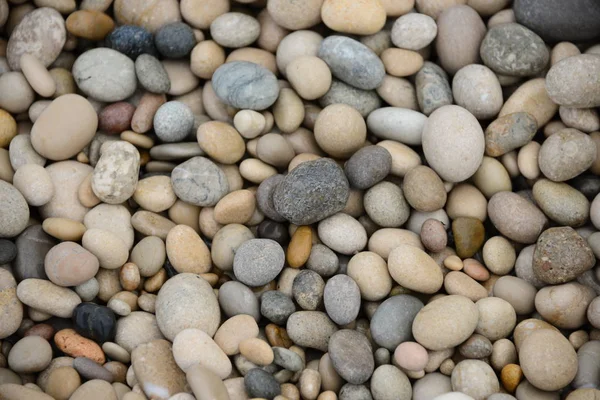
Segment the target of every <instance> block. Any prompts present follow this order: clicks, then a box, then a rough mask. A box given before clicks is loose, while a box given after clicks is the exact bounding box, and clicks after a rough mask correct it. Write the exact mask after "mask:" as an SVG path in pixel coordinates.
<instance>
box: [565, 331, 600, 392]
mask: <svg viewBox="0 0 600 400" xmlns="http://www.w3.org/2000/svg"><path fill="white" fill-rule="evenodd" d="M598 359H600V341H598V340H590V341H589V342H587V343H585V344H584V345H583V346H581V347H580V348H579V350H577V364H578V369H577V375H575V379H573V382H572V385H573V387H574V388H576V389H579V388H598V386H600V364H599V363H598Z"/></svg>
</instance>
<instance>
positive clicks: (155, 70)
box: [135, 54, 171, 93]
mask: <svg viewBox="0 0 600 400" xmlns="http://www.w3.org/2000/svg"><path fill="white" fill-rule="evenodd" d="M135 74H136V75H137V77H138V79H139V81H140V84H141V85H142V86H143V87H144V89H146V90H147V91H149V92H152V93H168V92H169V90H171V80H170V79H169V75H168V74H167V71H166V70H165V67H163V65H162V63H161V62H160V61H159V60H158V59H157V58H156V57H154V56H152V55H151V54H140V55H139V56H138V57H137V59H136V60H135Z"/></svg>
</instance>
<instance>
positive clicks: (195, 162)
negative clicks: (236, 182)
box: [171, 157, 229, 207]
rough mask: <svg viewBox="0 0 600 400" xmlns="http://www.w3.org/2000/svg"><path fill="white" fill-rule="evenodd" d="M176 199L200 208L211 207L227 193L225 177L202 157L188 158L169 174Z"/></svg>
mask: <svg viewBox="0 0 600 400" xmlns="http://www.w3.org/2000/svg"><path fill="white" fill-rule="evenodd" d="M171 183H172V185H173V190H174V191H175V194H176V195H177V197H179V198H180V199H181V200H183V201H185V202H187V203H190V204H194V205H196V206H201V207H212V206H214V205H215V204H217V202H218V201H219V200H221V198H222V197H223V196H225V195H226V194H227V193H228V192H229V183H228V182H227V176H226V175H225V173H224V172H223V170H221V168H219V167H218V166H217V165H216V164H215V163H213V162H212V161H210V160H209V159H208V158H204V157H194V158H190V159H189V160H187V161H186V162H183V163H181V164H179V165H178V166H177V167H175V169H173V171H172V172H171Z"/></svg>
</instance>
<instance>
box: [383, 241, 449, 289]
mask: <svg viewBox="0 0 600 400" xmlns="http://www.w3.org/2000/svg"><path fill="white" fill-rule="evenodd" d="M388 269H389V271H390V275H391V276H392V278H393V279H394V280H395V281H396V282H398V283H399V284H400V285H402V287H405V288H407V289H411V290H415V291H417V292H420V293H435V292H437V291H438V290H439V289H440V288H441V287H442V284H443V280H444V278H443V275H442V271H441V269H440V268H439V267H438V265H437V264H436V262H435V261H434V260H433V259H432V258H431V257H430V256H429V255H428V254H427V253H425V252H424V251H423V250H421V249H419V248H416V247H414V246H410V245H405V244H403V245H400V246H398V247H396V248H394V249H393V250H392V251H391V252H390V255H389V258H388Z"/></svg>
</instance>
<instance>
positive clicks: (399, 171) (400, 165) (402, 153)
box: [377, 140, 421, 177]
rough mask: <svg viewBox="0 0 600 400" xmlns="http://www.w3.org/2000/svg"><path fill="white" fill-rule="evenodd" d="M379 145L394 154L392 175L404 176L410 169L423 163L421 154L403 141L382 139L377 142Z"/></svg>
mask: <svg viewBox="0 0 600 400" xmlns="http://www.w3.org/2000/svg"><path fill="white" fill-rule="evenodd" d="M377 146H381V147H383V148H384V149H386V150H387V151H389V152H390V155H391V156H392V170H391V174H392V175H395V176H400V177H404V176H405V175H406V173H407V172H408V171H410V170H411V169H413V168H415V167H416V166H418V165H421V158H420V157H419V155H418V154H417V153H416V152H415V151H414V150H413V149H411V148H410V147H408V146H406V145H404V144H402V143H399V142H396V141H394V140H382V141H381V142H379V143H377Z"/></svg>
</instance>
